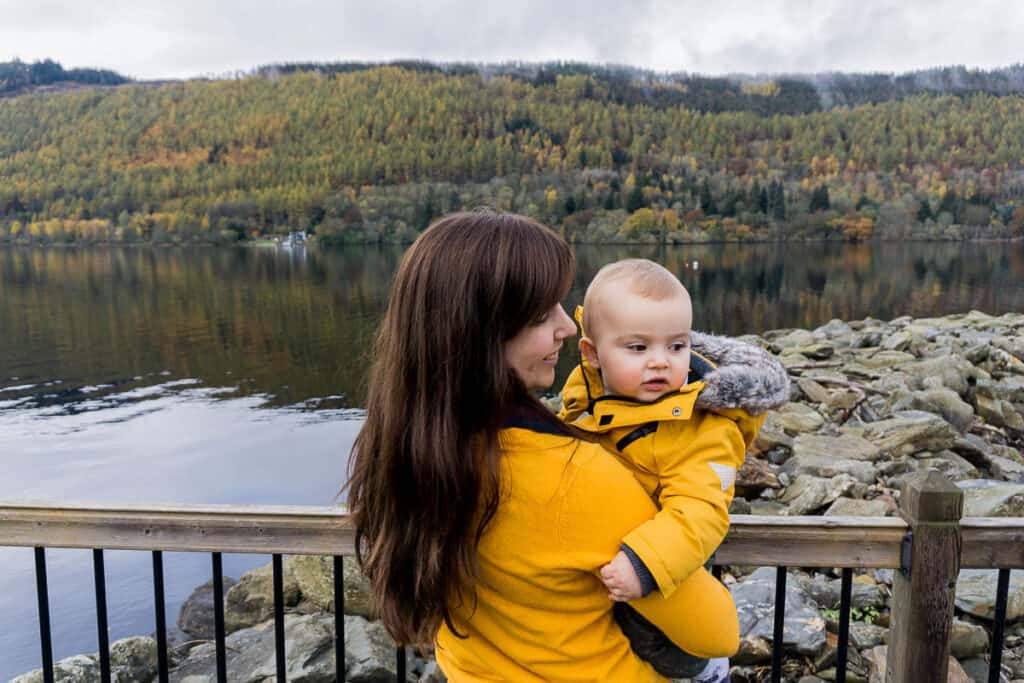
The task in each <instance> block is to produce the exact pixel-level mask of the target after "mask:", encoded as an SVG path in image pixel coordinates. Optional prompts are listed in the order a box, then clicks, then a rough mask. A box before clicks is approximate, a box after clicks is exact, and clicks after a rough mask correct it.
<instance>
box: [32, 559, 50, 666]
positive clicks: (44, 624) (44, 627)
mask: <svg viewBox="0 0 1024 683" xmlns="http://www.w3.org/2000/svg"><path fill="white" fill-rule="evenodd" d="M35 551H36V598H37V600H38V602H39V645H40V648H41V649H42V656H43V683H53V643H52V642H51V641H50V596H49V593H48V592H47V590H46V549H45V548H36V549H35Z"/></svg>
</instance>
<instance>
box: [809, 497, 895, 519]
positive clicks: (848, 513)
mask: <svg viewBox="0 0 1024 683" xmlns="http://www.w3.org/2000/svg"><path fill="white" fill-rule="evenodd" d="M887 514H889V504H888V503H886V502H885V501H884V500H879V499H877V498H876V499H874V500H863V499H861V498H837V499H836V500H835V501H834V502H833V503H832V504H831V505H830V506H829V508H828V509H827V510H825V516H826V517H885V516H886V515H887Z"/></svg>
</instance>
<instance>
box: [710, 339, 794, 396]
mask: <svg viewBox="0 0 1024 683" xmlns="http://www.w3.org/2000/svg"><path fill="white" fill-rule="evenodd" d="M691 339H692V342H691V343H692V345H693V350H694V351H695V352H696V353H699V354H700V355H701V356H703V357H704V358H707V359H708V360H709V361H711V362H712V363H713V364H714V365H715V367H714V369H713V370H711V372H708V373H706V374H705V375H704V378H703V380H704V389H703V390H702V391H701V392H700V394H698V395H697V407H698V408H703V409H705V410H724V409H728V408H741V409H743V410H745V411H747V412H748V413H750V414H751V415H760V414H761V413H764V412H767V411H769V410H772V409H773V408H778V407H779V406H781V405H783V404H785V403H786V402H787V401H789V374H788V373H787V372H786V368H784V367H783V366H782V363H780V362H779V361H778V359H777V358H775V356H773V355H771V354H770V353H768V352H767V351H765V350H764V349H762V348H760V347H758V346H754V345H753V344H748V343H747V342H742V341H739V340H738V339H733V338H732V337H723V336H719V335H715V334H707V333H705V332H696V331H695V332H693V334H692V336H691Z"/></svg>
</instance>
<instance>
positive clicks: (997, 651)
mask: <svg viewBox="0 0 1024 683" xmlns="http://www.w3.org/2000/svg"><path fill="white" fill-rule="evenodd" d="M1009 593H1010V570H1009V569H1000V570H999V581H998V582H997V584H996V614H995V623H994V625H993V627H992V656H991V658H990V659H989V665H988V681H989V683H999V675H1000V673H1001V672H1000V670H1001V669H1002V666H1003V629H1004V628H1005V626H1006V602H1007V599H1008V597H1009Z"/></svg>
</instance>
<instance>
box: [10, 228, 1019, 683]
mask: <svg viewBox="0 0 1024 683" xmlns="http://www.w3.org/2000/svg"><path fill="white" fill-rule="evenodd" d="M401 254H402V248H401V247H352V248H344V249H337V250H313V249H301V248H299V249H293V250H285V249H274V248H238V249H228V248H217V249H214V248H173V249H150V248H99V247H96V248H87V249H54V248H49V249H41V248H40V249H28V248H19V247H3V248H0V464H2V465H3V472H4V474H3V477H2V479H0V499H4V500H12V499H33V500H48V501H97V502H132V503H137V502H163V503H261V504H311V505H325V504H328V505H329V504H332V503H334V502H337V501H339V500H343V498H339V497H338V494H339V490H340V489H341V487H342V486H343V484H344V479H345V468H346V461H347V454H348V450H349V448H350V446H351V443H352V439H353V438H354V436H355V434H356V432H357V431H358V429H359V425H360V419H361V413H360V410H359V409H360V407H361V406H362V405H363V400H364V396H365V381H366V377H365V375H366V367H367V362H368V355H369V351H370V348H371V345H372V339H373V335H374V330H375V327H376V324H377V322H378V320H379V319H380V316H381V314H382V312H383V308H384V305H385V303H386V299H387V289H388V283H389V281H390V279H391V277H392V274H393V273H394V271H395V269H396V267H397V265H398V262H399V259H400V258H401ZM576 254H577V261H578V266H579V268H578V270H579V272H578V273H577V276H576V280H575V284H574V287H573V290H572V292H571V294H570V296H569V299H568V301H567V302H566V305H567V308H568V309H569V310H570V311H571V307H572V306H575V305H576V304H577V303H579V301H580V300H581V298H582V295H583V290H584V288H585V287H586V283H587V282H588V281H589V279H590V278H591V277H592V276H593V274H594V272H596V270H597V269H598V268H599V267H600V266H602V265H604V264H605V263H608V262H610V261H614V260H617V259H620V258H625V257H627V256H642V257H646V258H652V259H654V260H657V261H659V262H661V263H663V264H664V265H666V266H667V267H668V268H669V269H670V270H672V271H673V272H675V273H676V274H678V276H679V278H680V279H681V280H682V281H683V283H684V284H685V285H686V286H687V288H688V289H689V290H690V292H691V295H692V297H693V302H694V327H695V328H696V329H701V330H705V331H711V332H717V333H724V334H732V335H738V334H746V333H751V332H761V331H763V330H768V329H774V328H782V327H806V328H813V327H816V326H818V325H821V324H823V323H825V322H828V321H829V320H830V319H832V318H842V319H845V320H850V319H859V318H864V317H867V316H873V317H876V318H882V319H891V318H894V317H897V316H901V315H911V316H915V317H916V316H931V315H943V314H947V313H954V312H966V311H968V310H971V309H979V310H982V311H984V312H986V313H991V314H1001V313H1005V312H1008V311H1022V310H1024V243H1020V242H1017V243H1009V244H1007V243H971V244H954V243H908V244H897V243H883V244H861V245H841V244H755V245H737V244H730V245H699V246H683V247H654V246H639V245H638V246H578V247H577V248H576ZM564 356H565V357H564V358H563V359H562V362H561V364H560V366H559V377H560V379H562V378H564V377H565V376H566V374H567V373H568V371H569V369H570V367H571V365H572V364H573V362H574V359H573V358H572V356H573V354H572V353H565V354H564ZM47 560H48V571H49V576H50V605H51V622H52V627H53V638H54V654H55V657H56V658H61V657H65V656H68V655H71V654H77V653H80V652H91V651H95V650H96V648H97V644H96V643H97V641H96V633H95V628H96V626H95V611H94V610H95V604H94V596H93V588H92V568H91V567H92V565H91V553H90V552H89V551H87V550H81V551H77V550H75V551H72V550H50V551H48V552H47ZM266 562H269V556H238V555H228V556H225V557H224V570H225V573H226V574H227V575H229V576H234V577H237V576H238V575H239V574H240V573H242V572H243V571H245V570H246V569H248V568H250V567H253V566H256V565H259V564H265V563H266ZM106 565H107V592H108V605H109V622H110V637H111V640H112V641H113V640H115V639H117V638H122V637H124V636H128V635H137V634H142V633H151V632H152V631H153V630H154V628H155V626H154V623H153V602H152V577H151V567H150V556H149V554H148V553H139V552H108V553H107V557H106ZM0 566H2V567H3V570H2V571H0V679H2V680H7V679H8V678H10V677H11V676H13V675H15V674H17V673H20V672H22V671H25V670H28V669H31V668H34V667H37V666H39V662H40V656H39V646H38V626H37V615H36V607H35V580H34V569H33V558H32V551H31V550H30V549H20V548H18V549H0ZM165 574H166V579H165V580H166V594H167V614H168V618H169V619H170V620H171V621H172V622H173V621H174V620H175V619H176V617H177V612H178V608H179V607H180V605H181V602H182V601H183V600H184V598H185V597H187V596H188V594H189V593H190V592H191V590H192V589H193V588H194V587H195V586H197V585H199V584H201V583H203V582H205V581H207V580H208V579H209V576H210V559H209V555H201V554H188V553H169V554H165ZM171 625H173V624H171Z"/></svg>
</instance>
